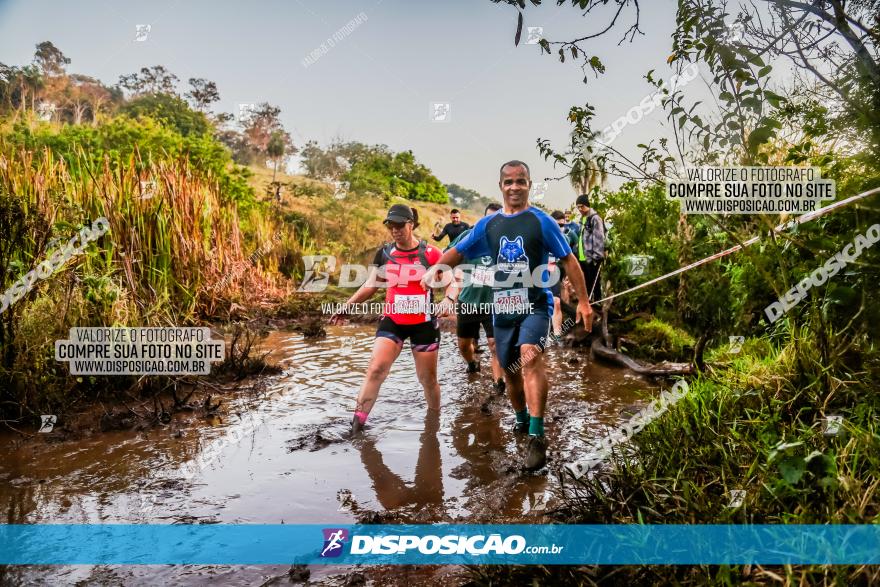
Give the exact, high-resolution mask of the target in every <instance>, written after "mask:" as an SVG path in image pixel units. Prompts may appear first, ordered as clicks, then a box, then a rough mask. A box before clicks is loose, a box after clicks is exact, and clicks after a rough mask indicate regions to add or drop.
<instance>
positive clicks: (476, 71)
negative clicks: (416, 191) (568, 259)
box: [0, 0, 676, 208]
mask: <svg viewBox="0 0 880 587" xmlns="http://www.w3.org/2000/svg"><path fill="white" fill-rule="evenodd" d="M545 2H546V3H547V5H545V6H541V7H537V8H536V7H533V6H531V5H529V7H528V9H527V10H526V11H525V27H542V28H543V36H544V37H546V38H547V39H548V40H550V41H555V40H569V39H572V38H576V37H578V36H584V35H586V34H589V33H594V32H597V31H598V30H600V29H601V28H604V26H605V24H607V22H608V19H609V18H610V16H611V13H610V12H608V11H606V12H597V13H595V15H592V14H591V15H590V16H589V17H587V18H584V17H581V16H580V12H579V11H578V10H576V9H574V8H572V7H571V6H570V3H568V2H567V3H566V4H565V5H564V6H561V7H558V6H557V5H556V2H554V1H553V0H545ZM675 8H676V2H674V0H653V1H652V2H643V3H642V14H641V30H642V31H644V33H645V34H644V36H641V35H637V36H636V39H635V41H633V42H631V43H630V42H628V41H625V42H623V43H621V44H619V45H618V42H619V41H620V38H621V36H622V34H623V31H624V29H625V28H627V27H628V26H629V24H630V23H631V21H632V19H633V13H628V14H624V15H623V16H621V20H620V23H623V24H624V26H621V25H620V23H619V24H618V26H617V28H615V29H614V31H613V33H611V34H606V35H604V36H602V37H600V38H599V39H597V40H595V41H591V42H590V44H589V45H587V48H588V50H589V51H590V53H592V54H596V55H598V56H599V57H600V59H601V60H602V61H603V63H604V64H605V66H606V67H607V70H606V73H605V74H604V75H600V76H599V77H598V78H596V77H595V76H593V75H592V74H590V79H589V82H588V83H587V84H584V83H583V81H582V80H583V77H584V76H583V73H582V72H581V69H580V63H579V62H571V61H568V60H567V61H566V63H560V62H559V61H558V57H556V56H555V55H550V56H548V55H547V54H544V55H540V49H539V48H538V45H535V44H528V43H526V41H527V37H528V31H527V30H526V31H524V34H523V40H522V42H521V44H520V46H519V47H516V46H514V43H513V39H514V33H515V30H516V10H515V9H514V8H513V7H511V6H509V5H507V4H494V3H492V2H490V0H442V1H439V0H434V1H429V0H421V1H414V0H367V1H363V2H356V1H353V0H287V1H281V0H273V1H260V0H253V1H251V2H237V3H233V2H222V1H216V0H214V1H209V0H159V1H151V2H140V3H134V2H115V1H110V0H77V1H76V2H61V1H58V0H56V1H54V2H50V1H47V0H0V62H3V63H6V64H9V65H23V64H26V63H29V62H31V61H32V59H33V52H34V47H35V45H36V44H37V43H39V42H42V41H47V40H48V41H52V42H53V43H54V44H55V45H56V46H57V47H58V48H59V49H61V51H63V52H64V54H65V55H67V57H69V58H70V59H71V64H70V65H69V66H68V71H70V72H75V73H82V74H86V75H91V76H94V77H96V78H98V79H100V80H102V81H103V82H104V83H106V84H110V85H112V84H115V83H116V82H118V80H119V76H120V75H124V74H129V73H132V72H135V71H137V70H139V69H140V68H141V67H144V66H153V65H159V64H161V65H164V66H165V67H167V68H168V69H169V70H170V71H171V72H172V73H174V74H175V75H177V77H178V78H180V80H181V93H183V92H185V91H186V88H185V85H186V80H187V79H188V78H190V77H202V78H207V79H209V80H212V81H214V82H216V83H217V86H218V89H219V91H220V96H221V101H220V102H219V103H217V104H215V105H214V110H215V111H218V112H219V111H224V112H233V113H235V112H237V111H238V108H239V106H238V105H239V104H242V103H245V104H247V103H260V102H269V103H270V104H274V105H276V106H279V107H280V108H281V109H282V121H283V123H284V125H285V127H286V128H287V129H288V130H289V131H290V132H291V135H292V137H293V140H294V144H295V145H297V146H302V145H304V144H305V142H306V141H308V140H316V141H318V142H319V143H321V144H322V145H326V144H327V143H328V142H330V141H332V140H334V139H336V138H340V139H342V140H356V141H361V142H364V143H368V144H385V145H388V146H389V147H390V148H391V149H393V150H395V151H402V150H412V151H413V153H414V154H415V156H416V158H417V160H419V161H420V162H421V163H423V164H425V165H426V166H427V167H429V168H430V169H431V170H432V171H433V172H434V174H435V175H436V176H437V177H438V178H439V179H440V180H441V181H443V182H444V183H457V184H459V185H461V186H464V187H468V188H471V189H476V190H477V191H479V192H480V193H481V194H482V195H484V196H488V197H492V198H500V192H499V189H498V168H499V166H500V164H501V163H503V162H504V161H507V160H510V159H521V160H524V161H526V162H527V163H528V164H529V165H530V167H531V168H532V178H533V180H536V181H540V180H541V179H542V178H547V177H558V176H560V175H562V174H563V170H562V169H561V168H557V169H554V168H553V166H552V164H551V163H549V162H544V161H543V160H542V159H541V157H540V156H539V154H538V150H537V148H536V141H537V139H538V138H544V139H550V140H551V142H552V143H553V144H554V145H558V146H560V147H562V146H563V145H564V143H565V142H567V138H568V133H569V131H570V126H569V123H568V121H567V120H566V117H567V114H568V111H569V109H570V108H571V107H572V106H574V105H584V104H585V103H587V102H589V103H590V104H592V105H593V106H595V107H596V112H597V116H596V120H595V123H594V128H602V127H604V126H605V125H607V124H610V123H611V122H612V121H613V120H615V119H617V118H618V117H620V116H622V115H625V114H626V112H627V110H628V109H629V108H631V107H633V106H636V105H638V104H639V101H640V100H641V99H642V98H644V97H645V96H647V95H648V94H650V93H651V90H652V87H651V86H650V85H649V84H648V83H647V81H646V80H645V79H644V77H643V76H644V75H645V73H646V72H647V71H648V70H650V69H655V70H656V71H657V73H658V74H660V75H661V76H663V77H665V78H667V79H668V78H669V76H671V75H672V74H673V73H674V72H673V71H671V69H670V67H669V66H668V65H667V64H666V58H667V57H668V55H669V54H670V53H671V49H670V47H671V39H670V37H671V34H672V31H673V30H674V24H675ZM355 19H356V20H355ZM353 21H354V22H355V23H356V24H355V25H354V26H353V27H350V28H349V30H347V31H342V32H339V34H337V36H336V39H337V40H335V41H334V40H331V42H330V43H327V39H328V38H331V39H332V38H333V36H334V34H335V33H337V32H338V31H340V30H341V29H343V27H345V25H346V24H347V23H350V22H353ZM139 24H149V25H150V31H149V34H148V36H147V38H146V40H143V41H137V40H135V37H136V26H137V25H139ZM322 43H325V46H328V45H330V44H332V47H327V50H326V51H321V50H320V49H319V48H320V46H321V44H322ZM316 51H317V52H316ZM310 55H311V56H313V57H316V58H315V59H313V60H311V61H309V62H304V59H305V58H306V57H308V56H310ZM435 103H448V104H449V114H448V116H447V118H448V119H447V120H446V121H443V122H437V121H434V120H432V110H433V108H434V107H433V104H435ZM663 119H664V115H663V113H662V112H661V111H660V110H659V109H658V110H657V111H655V112H653V113H652V114H650V115H648V116H646V117H645V118H644V119H643V120H641V121H639V122H638V123H636V124H629V125H627V126H626V127H625V128H624V129H623V131H622V132H621V133H620V135H619V136H618V137H617V138H616V139H615V143H614V146H615V148H618V149H620V150H621V151H623V152H624V153H625V154H627V155H628V156H630V157H633V156H634V157H636V158H639V155H638V153H639V152H638V151H637V149H636V148H635V145H636V144H638V143H640V142H645V141H647V140H650V139H651V138H655V137H657V136H662V135H665V134H666V133H665V132H664V131H663V129H662V127H661V126H660V124H661V123H662V121H663ZM616 183H619V181H614V180H612V181H611V185H614V184H616ZM575 196H576V194H575V192H574V191H573V189H572V188H571V186H570V185H569V184H568V183H567V182H566V181H551V182H549V184H548V189H547V191H546V195H545V197H544V200H543V203H544V204H545V205H547V206H548V207H551V208H554V207H568V206H570V205H571V203H572V202H573V200H574V198H575Z"/></svg>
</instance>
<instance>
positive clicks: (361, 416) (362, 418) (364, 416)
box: [354, 412, 369, 424]
mask: <svg viewBox="0 0 880 587" xmlns="http://www.w3.org/2000/svg"><path fill="white" fill-rule="evenodd" d="M367 416H369V414H368V413H366V412H355V413H354V417H355V418H357V419H358V422H360V423H361V424H366V423H367Z"/></svg>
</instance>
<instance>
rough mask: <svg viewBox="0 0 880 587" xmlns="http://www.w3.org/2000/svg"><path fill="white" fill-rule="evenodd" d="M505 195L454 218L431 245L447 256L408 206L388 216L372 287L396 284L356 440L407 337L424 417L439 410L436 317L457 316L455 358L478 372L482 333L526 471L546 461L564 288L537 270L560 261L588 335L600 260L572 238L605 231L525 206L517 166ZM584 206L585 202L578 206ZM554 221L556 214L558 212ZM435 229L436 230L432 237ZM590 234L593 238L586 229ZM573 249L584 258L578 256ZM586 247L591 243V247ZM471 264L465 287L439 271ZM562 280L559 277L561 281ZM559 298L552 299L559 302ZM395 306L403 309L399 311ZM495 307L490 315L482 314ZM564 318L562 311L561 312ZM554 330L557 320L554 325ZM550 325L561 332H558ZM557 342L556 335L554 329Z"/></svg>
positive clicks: (367, 293)
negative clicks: (475, 213)
mask: <svg viewBox="0 0 880 587" xmlns="http://www.w3.org/2000/svg"><path fill="white" fill-rule="evenodd" d="M498 185H499V188H500V189H501V195H502V200H503V203H504V205H503V207H502V206H500V205H498V204H490V205H489V206H487V208H486V210H485V214H484V216H483V218H481V219H480V220H479V221H478V222H477V223H476V224H475V225H474V226H473V227H469V226H468V225H467V224H465V223H463V222H461V221H460V215H459V214H458V210H453V213H452V222H451V223H449V224H447V225H446V227H445V228H444V230H443V232H442V233H441V235H439V236H438V235H434V234H432V237H433V238H434V239H435V240H439V239H441V238H443V236H450V240H451V243H450V246H449V247H448V248H447V249H446V251H445V252H441V251H440V250H439V249H438V248H437V247H434V246H433V245H430V244H428V243H426V242H425V241H421V240H419V239H417V238H416V237H415V236H414V230H415V229H416V228H417V227H418V226H419V220H418V213H417V211H416V210H415V209H413V208H410V207H409V206H406V205H404V204H395V205H394V206H392V207H391V208H390V209H389V210H388V214H387V216H386V218H385V220H384V224H385V225H386V226H387V227H388V229H389V231H390V235H391V238H392V242H390V243H388V244H387V245H384V246H383V247H382V248H380V249H379V250H378V251H377V252H376V256H375V258H374V259H373V263H372V266H371V272H372V274H371V275H370V278H369V279H368V280H367V281H366V283H367V284H376V283H383V281H385V280H387V281H392V277H393V283H394V285H393V287H388V288H387V289H386V294H385V295H386V307H387V308H393V309H394V311H392V312H387V313H386V314H385V315H383V316H382V318H381V320H380V322H379V325H378V329H377V332H376V341H375V343H374V346H373V353H372V357H371V360H370V364H369V367H368V368H367V373H366V376H365V377H364V381H363V384H362V385H361V388H360V391H359V392H358V396H357V403H356V407H355V413H354V416H353V418H352V424H351V427H352V433H353V434H357V433H359V432H360V431H361V430H362V429H363V427H364V425H365V424H366V421H367V418H368V416H369V413H370V410H371V409H372V408H373V406H374V405H375V403H376V398H377V397H378V394H379V388H380V387H381V385H382V383H383V382H384V381H385V379H386V377H387V376H388V373H389V372H390V369H391V365H392V364H393V363H394V361H395V360H396V359H397V357H398V356H399V355H400V352H401V350H402V349H403V343H404V341H405V340H406V339H407V338H409V339H410V346H411V350H412V353H413V358H414V361H415V368H416V375H417V377H418V379H419V382H420V384H421V385H422V388H423V390H424V394H425V400H426V402H427V404H428V410H435V411H439V409H440V384H439V383H438V381H437V359H438V350H439V345H440V329H439V323H438V316H446V315H452V314H455V315H456V317H457V327H456V330H457V335H458V340H459V351H460V352H461V355H462V357H463V358H464V359H465V361H466V362H467V364H468V372H469V373H475V372H478V371H479V361H478V360H477V357H476V352H477V349H476V341H477V339H478V337H479V329H480V326H481V325H482V327H483V329H484V330H485V332H486V337H487V339H488V345H489V350H490V352H491V355H492V376H493V386H494V388H495V390H496V392H498V393H504V392H505V391H506V393H507V396H508V398H509V400H510V403H511V406H512V408H513V411H514V413H515V417H516V421H515V424H514V427H513V431H514V433H515V434H522V435H528V445H527V450H526V455H525V462H524V465H525V468H526V469H527V470H538V469H540V468H542V467H543V466H544V465H545V464H546V462H547V440H546V436H545V433H544V414H545V410H546V405H547V392H548V384H547V375H546V372H545V368H544V359H543V354H542V353H543V351H544V349H545V348H546V346H547V344H548V342H547V341H548V340H549V339H550V336H549V334H550V324H551V317H552V316H553V315H554V313H555V312H558V311H559V304H558V301H555V300H556V298H558V297H559V291H558V289H557V288H558V283H557V285H555V286H554V287H553V289H554V290H555V291H551V289H550V288H548V287H545V286H544V285H542V284H546V283H548V281H549V282H551V283H552V282H553V280H550V279H549V275H548V274H547V271H546V270H544V271H543V276H542V277H543V278H542V279H540V280H536V279H533V276H534V275H536V274H539V273H536V269H538V268H539V267H542V266H543V267H547V266H548V265H551V266H552V264H553V263H555V265H556V266H558V268H559V269H560V270H561V271H562V272H563V274H564V275H565V276H566V277H567V278H568V282H569V283H570V284H571V286H572V288H573V289H574V292H575V294H576V295H577V310H576V316H575V321H576V322H581V323H582V324H583V325H584V327H585V328H586V329H587V330H591V329H592V309H591V307H590V301H589V300H590V299H597V295H598V294H597V293H596V289H597V288H598V284H597V282H598V281H599V280H598V277H597V274H595V273H594V274H593V275H590V273H589V272H590V271H592V269H593V266H597V265H598V264H599V262H600V261H599V260H597V259H591V258H588V255H586V254H585V249H584V246H585V245H584V238H571V233H573V232H577V233H579V234H581V236H584V235H586V238H591V236H590V235H591V234H592V232H593V231H596V230H601V233H602V234H601V239H602V240H603V242H604V225H602V223H601V219H599V221H598V222H594V220H595V219H594V218H592V217H591V216H589V214H586V213H584V211H583V210H581V213H582V218H585V220H582V222H581V223H580V225H579V227H578V228H574V227H571V226H569V224H568V223H566V222H565V218H564V215H563V216H562V218H561V219H560V218H554V217H551V216H550V215H548V214H546V213H545V212H543V211H541V210H539V209H538V208H535V207H533V206H530V205H529V192H530V191H531V187H532V181H531V178H530V173H529V167H528V165H526V164H525V163H524V162H522V161H519V160H513V161H508V162H506V163H504V164H503V165H502V166H501V169H500V180H499V183H498ZM582 198H583V200H582ZM584 200H586V196H581V197H579V198H578V201H577V204H578V208H579V210H580V209H581V205H583V204H586V209H587V210H590V209H589V203H588V201H586V202H585V201H584ZM555 216H558V214H555ZM437 228H439V226H436V227H435V232H436V229H437ZM585 229H587V230H590V234H586V233H583V230H585ZM573 245H575V246H577V247H578V249H576V250H577V251H578V252H577V253H575V252H573V250H572V248H573ZM587 248H588V249H589V243H587ZM462 263H465V267H466V268H467V271H468V277H469V279H467V280H465V282H464V283H466V285H464V286H462V281H461V279H460V278H461V277H462V276H461V275H460V274H458V275H456V276H454V277H455V278H453V279H451V280H450V279H448V278H449V277H453V276H444V275H443V274H442V272H443V271H448V270H452V271H455V269H454V268H455V267H457V266H459V265H461V264H462ZM585 273H587V276H588V278H590V277H592V279H590V280H589V283H590V284H591V289H593V290H594V293H593V296H590V295H589V293H588V291H587V286H586V283H587V282H585V280H584V274H585ZM444 277H446V280H448V281H449V283H448V285H447V286H446V288H445V292H444V293H445V297H444V299H443V301H442V302H441V303H440V304H439V305H438V311H437V312H436V314H432V313H431V307H432V305H433V304H432V301H433V296H432V293H433V288H432V285H433V284H436V283H443V282H444V281H445V280H444ZM556 281H557V282H558V281H559V279H558V277H557V278H556ZM377 291H378V287H376V286H374V285H364V286H362V287H361V288H360V289H358V291H357V292H355V293H354V294H353V295H352V296H351V297H350V298H349V300H348V302H347V304H358V303H361V302H363V301H366V300H367V299H369V298H370V297H371V296H373V295H374V294H375V293H376V292H377ZM554 294H556V295H554ZM397 308H406V310H405V311H403V312H398V311H397ZM480 308H492V309H493V312H492V313H491V314H489V313H486V312H479V311H478V309H480ZM342 315H343V314H342V313H339V314H334V315H333V316H332V317H331V318H330V322H331V323H332V324H336V323H338V322H339V321H340V320H341V317H342ZM559 315H560V316H561V313H560V314H559ZM554 322H555V320H554ZM554 326H557V325H555V324H554ZM553 331H554V333H557V334H558V327H554V328H553Z"/></svg>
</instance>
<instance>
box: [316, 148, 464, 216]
mask: <svg viewBox="0 0 880 587" xmlns="http://www.w3.org/2000/svg"><path fill="white" fill-rule="evenodd" d="M301 156H302V158H303V166H304V167H305V169H306V173H307V175H308V176H309V177H312V178H315V179H325V180H327V181H333V180H337V181H343V182H347V183H348V184H349V185H350V186H351V189H352V190H354V191H355V192H358V193H362V194H364V195H366V196H369V197H381V198H383V199H384V201H385V202H386V203H388V202H390V201H391V198H394V197H399V198H405V199H408V200H416V201H421V202H436V203H440V204H445V203H446V202H447V201H448V199H449V198H448V196H447V194H446V188H445V187H444V186H443V184H442V183H441V182H440V180H439V179H437V178H436V177H434V176H433V175H432V174H431V170H430V169H428V168H427V167H425V166H424V165H422V164H421V163H418V162H416V160H415V156H413V154H412V151H406V152H403V153H392V152H391V151H390V150H389V149H388V147H386V146H385V145H373V146H367V145H364V144H362V143H335V144H332V145H330V146H328V147H327V149H321V147H319V146H318V145H317V144H316V143H314V142H311V143H308V144H307V145H306V146H305V148H304V149H303V150H302V153H301Z"/></svg>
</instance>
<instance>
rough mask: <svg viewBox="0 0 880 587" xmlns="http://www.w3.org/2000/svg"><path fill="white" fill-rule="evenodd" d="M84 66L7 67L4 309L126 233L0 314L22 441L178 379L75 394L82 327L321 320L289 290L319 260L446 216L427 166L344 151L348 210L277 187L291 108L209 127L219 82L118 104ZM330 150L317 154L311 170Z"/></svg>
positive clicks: (47, 46)
mask: <svg viewBox="0 0 880 587" xmlns="http://www.w3.org/2000/svg"><path fill="white" fill-rule="evenodd" d="M69 63H70V60H69V59H67V58H66V57H65V56H64V55H63V53H61V51H60V50H58V49H57V48H55V47H54V45H52V43H49V42H45V43H41V44H40V45H38V46H37V53H36V57H35V65H32V66H25V67H15V66H7V65H4V64H0V74H2V76H0V232H2V234H3V238H2V239H0V241H2V242H0V292H5V291H6V290H7V289H8V288H10V286H12V285H13V284H14V283H15V282H16V281H18V280H19V279H20V278H21V277H22V276H23V275H26V274H27V273H28V272H29V271H31V270H32V269H34V268H35V267H36V266H37V265H39V264H40V263H41V262H42V261H44V260H45V259H47V258H48V257H50V256H51V255H52V254H53V252H56V251H58V250H60V249H62V248H63V247H64V245H65V244H66V243H67V242H68V240H69V239H70V238H71V237H73V236H74V235H75V234H77V233H78V231H80V230H81V229H82V228H83V227H88V226H90V225H91V224H92V223H93V222H94V221H95V220H96V219H98V218H102V217H103V218H106V219H107V221H108V222H109V225H110V231H109V232H108V233H107V234H105V235H104V236H102V237H101V238H99V239H98V240H97V241H95V242H93V243H91V244H89V245H88V246H87V247H86V248H85V250H84V251H83V253H82V254H81V255H78V256H75V257H74V258H72V259H70V260H69V261H68V262H67V263H66V264H65V265H64V266H63V267H62V268H60V269H58V271H57V272H55V273H54V274H53V275H50V276H48V277H47V278H46V279H41V280H38V281H36V283H35V284H34V287H33V288H32V289H30V291H29V292H28V293H27V294H26V295H24V297H23V298H22V299H20V300H18V301H17V302H16V303H14V304H12V305H10V306H9V308H8V309H7V310H6V311H5V312H3V313H2V314H0V420H3V421H4V422H5V423H6V425H8V426H12V427H27V426H30V425H33V424H34V423H36V422H38V421H39V418H38V414H48V413H52V414H58V415H62V416H63V415H64V414H66V413H68V412H69V411H70V410H73V409H75V408H77V406H81V405H85V404H88V403H89V402H93V401H95V400H96V399H110V400H112V399H116V398H118V397H121V395H122V394H124V393H128V392H129V390H130V389H132V387H133V386H134V387H135V389H136V390H140V391H141V392H143V393H156V392H157V391H158V390H161V389H162V388H164V387H167V382H165V381H164V379H163V378H147V380H146V381H141V382H138V383H137V384H136V381H135V380H134V378H130V377H71V376H69V374H68V373H67V368H66V367H65V366H63V365H61V364H59V363H57V362H56V361H55V360H54V341H55V340H56V339H63V338H66V337H67V333H68V331H69V329H70V328H71V327H72V326H97V325H106V326H122V325H138V326H153V325H156V326H159V325H161V326H168V325H188V324H197V323H205V322H207V321H229V320H235V319H241V318H253V317H257V316H259V315H262V314H267V313H269V314H276V315H281V316H297V315H299V314H301V313H302V312H306V311H309V310H314V307H315V304H316V299H315V298H314V297H312V298H309V299H302V298H300V297H298V296H297V295H296V294H295V291H294V288H293V282H292V281H291V280H292V279H299V278H300V277H301V272H302V270H303V263H302V257H303V255H308V254H335V255H342V256H346V257H348V258H351V259H353V260H359V259H360V258H361V257H362V256H364V255H366V254H367V251H368V250H369V249H370V248H372V249H373V250H375V247H377V246H378V245H379V244H381V243H382V242H383V241H384V239H385V238H386V237H387V234H386V233H385V231H384V229H383V227H382V225H381V223H379V222H377V219H379V218H380V215H381V213H382V208H384V207H385V206H386V205H387V203H388V202H396V201H400V199H401V198H406V199H408V200H421V201H422V203H421V204H420V205H419V208H420V212H421V213H422V217H423V218H424V222H432V221H433V220H435V219H439V218H441V217H444V216H445V215H446V208H445V207H441V206H439V205H437V204H434V203H432V202H440V203H445V202H446V199H447V196H446V190H445V188H444V187H443V185H442V184H441V183H440V182H439V180H437V178H435V177H434V176H433V175H431V173H430V171H429V170H428V169H427V168H425V167H424V166H423V165H421V164H419V163H417V162H416V161H415V158H414V156H413V154H412V153H411V152H404V153H397V154H393V153H391V152H390V151H388V150H387V148H384V147H366V146H364V145H361V144H360V143H351V144H349V145H347V146H345V148H344V149H343V152H344V153H345V154H346V155H351V163H346V173H345V177H344V180H345V181H348V182H350V184H351V185H350V187H349V188H348V190H347V192H346V194H344V199H340V198H338V197H337V194H335V193H334V187H333V186H332V185H328V183H327V181H329V180H334V179H337V177H333V176H332V175H329V176H328V175H326V174H323V175H321V174H317V173H315V174H313V175H314V176H315V177H318V178H319V179H315V180H313V179H309V178H303V177H291V176H287V175H285V174H284V173H280V172H279V169H280V167H281V166H282V164H283V162H284V161H283V160H284V157H286V156H289V155H292V154H295V153H296V152H297V149H296V148H295V147H294V145H293V144H292V141H291V139H290V135H289V134H288V133H287V132H286V131H285V130H284V127H283V125H282V123H281V119H280V113H281V110H280V109H279V108H277V107H275V106H272V105H270V104H265V103H263V104H256V105H254V107H253V109H252V110H251V111H249V112H245V113H243V115H242V116H240V117H239V120H238V121H237V122H233V121H234V117H233V116H232V115H230V114H224V113H221V114H214V113H212V112H210V111H209V107H210V105H211V104H212V103H214V102H217V101H218V100H219V93H218V92H217V88H216V86H215V85H214V84H213V82H210V81H208V80H205V79H201V78H192V79H190V80H189V85H190V91H189V92H187V93H186V94H185V98H186V99H184V97H182V96H180V95H179V94H178V93H177V81H178V80H177V78H176V76H174V75H173V74H172V73H170V72H169V71H167V70H166V69H165V68H164V67H162V66H153V67H150V68H146V67H145V68H142V69H141V70H140V71H139V72H137V73H134V74H131V75H126V76H122V77H121V79H120V81H119V84H118V86H117V87H113V88H110V87H106V86H104V85H103V84H102V83H101V82H99V81H97V80H94V79H92V78H87V77H85V76H81V75H77V74H69V73H67V71H66V67H67V65H68V64H69ZM240 114H241V113H240ZM315 149H316V147H313V146H307V147H306V148H305V149H304V154H305V155H306V160H307V161H310V159H309V156H310V153H313V152H314V150H315ZM335 157H336V155H335V154H334V155H333V162H334V163H335V162H336V159H335ZM267 160H268V161H271V162H272V163H273V165H272V167H273V168H272V169H271V170H270V169H267V168H266V167H265V165H264V164H265V162H266V161H267ZM251 164H254V165H253V166H250V165H251ZM429 225H430V224H429ZM232 359H233V361H232V362H233V363H238V364H240V365H245V364H248V362H247V357H244V356H241V357H232ZM233 366H235V365H233ZM156 379H162V380H161V381H153V380H156Z"/></svg>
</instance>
